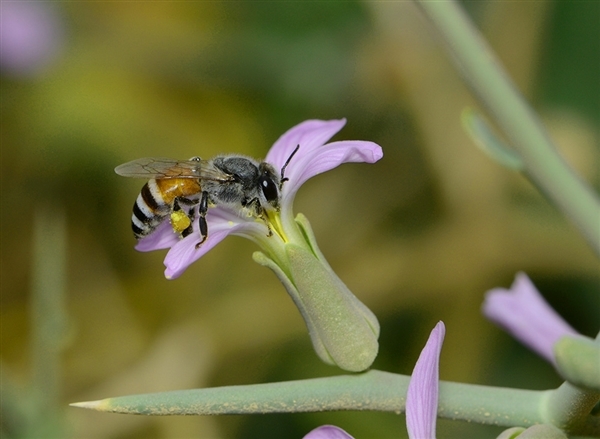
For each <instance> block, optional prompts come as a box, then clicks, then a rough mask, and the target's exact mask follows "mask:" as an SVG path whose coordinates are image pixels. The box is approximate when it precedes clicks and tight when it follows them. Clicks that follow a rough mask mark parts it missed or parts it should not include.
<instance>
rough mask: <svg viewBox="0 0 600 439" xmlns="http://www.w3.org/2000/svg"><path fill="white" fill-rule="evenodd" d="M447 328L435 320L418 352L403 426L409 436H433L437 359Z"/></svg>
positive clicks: (415, 437) (436, 396) (435, 409)
mask: <svg viewBox="0 0 600 439" xmlns="http://www.w3.org/2000/svg"><path fill="white" fill-rule="evenodd" d="M445 333H446V327H445V326H444V323H443V322H438V324H437V325H435V328H433V331H431V335H430V336H429V339H428V340H427V344H425V347H424V348H423V350H422V351H421V355H419V359H418V360H417V364H416V365H415V368H414V370H413V374H412V377H411V379H410V382H409V384H408V392H407V395H406V427H407V429H408V436H409V437H410V438H411V439H430V438H434V439H435V426H436V420H437V406H438V384H439V361H440V352H441V350H442V344H443V342H444V335H445Z"/></svg>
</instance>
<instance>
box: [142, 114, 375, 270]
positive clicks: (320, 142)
mask: <svg viewBox="0 0 600 439" xmlns="http://www.w3.org/2000/svg"><path fill="white" fill-rule="evenodd" d="M345 124H346V120H345V119H342V120H330V121H323V120H307V121H305V122H302V123H301V124H299V125H296V126H295V127H293V128H291V129H290V130H289V131H287V132H286V133H284V134H283V135H282V136H281V137H280V138H279V139H278V140H277V141H276V142H275V144H274V145H273V146H272V147H271V149H270V151H269V153H268V154H267V157H266V159H265V161H267V162H268V163H270V164H271V165H273V167H274V168H275V169H277V170H279V169H281V168H282V167H283V165H284V164H285V162H286V160H287V159H288V158H289V157H290V155H291V154H292V152H293V151H294V149H296V147H297V146H298V145H300V149H299V150H298V153H297V154H296V155H295V156H294V158H293V159H292V160H291V161H290V163H289V165H288V166H287V168H286V171H285V177H286V178H287V179H288V181H286V182H285V184H284V185H283V187H282V190H281V209H280V212H278V213H277V214H276V215H275V216H273V217H269V220H270V221H271V223H270V225H271V228H272V230H273V231H275V232H276V233H273V234H272V236H267V235H268V234H269V229H268V227H267V224H265V222H264V221H262V220H260V219H257V218H255V217H254V216H247V215H239V213H238V212H233V211H231V210H228V209H227V208H225V207H222V206H217V207H214V208H212V209H210V210H209V212H208V214H207V215H206V221H207V223H208V230H209V234H208V238H207V239H206V241H205V242H204V243H203V244H202V246H201V247H200V248H198V249H197V248H196V247H195V245H196V243H197V242H198V236H197V234H195V233H193V234H191V235H189V236H188V237H186V238H184V239H181V240H180V239H178V237H177V236H176V234H174V233H173V232H172V229H171V227H170V225H169V224H163V225H162V227H159V228H158V229H157V230H156V231H155V232H154V233H152V234H151V235H149V236H147V237H145V238H144V239H142V240H141V241H139V243H138V244H137V246H136V249H137V250H140V251H151V250H157V249H162V248H170V251H169V252H168V254H167V257H166V258H165V265H166V267H167V269H166V270H165V276H166V277H167V278H169V279H173V278H176V277H179V276H180V275H181V274H182V273H183V272H184V271H185V270H186V269H187V267H188V266H189V265H190V264H192V263H193V262H195V261H196V260H198V259H199V258H200V257H202V256H203V255H204V254H205V253H206V252H208V251H209V250H210V249H211V248H213V247H214V246H215V245H217V244H218V243H219V242H220V241H222V240H223V239H225V237H226V236H228V235H238V236H243V237H246V238H249V239H251V240H253V241H256V242H257V243H258V244H259V245H261V247H263V248H267V249H268V250H271V251H269V254H273V253H277V252H278V249H276V247H277V246H278V245H279V244H283V243H285V242H294V241H299V240H301V239H302V237H301V234H302V233H301V231H300V230H299V229H298V226H297V225H296V224H295V221H294V213H293V210H292V203H293V200H294V196H295V195H296V192H297V191H298V189H300V186H301V185H302V184H303V183H304V182H306V180H308V179H309V178H311V177H314V176H315V175H317V174H320V173H322V172H325V171H329V170H330V169H333V168H335V167H337V166H339V165H341V164H342V163H349V162H366V163H374V162H376V161H378V160H379V159H380V158H381V157H382V156H383V152H382V150H381V147H380V146H379V145H377V144H375V143H373V142H366V141H347V140H346V141H339V142H332V143H326V142H327V141H328V140H329V139H330V138H331V137H333V136H334V135H335V134H336V133H337V132H338V131H340V130H341V129H342V127H343V126H344V125H345ZM194 230H198V221H197V220H196V221H195V222H194Z"/></svg>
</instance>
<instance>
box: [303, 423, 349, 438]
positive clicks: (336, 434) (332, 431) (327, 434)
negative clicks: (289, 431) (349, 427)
mask: <svg viewBox="0 0 600 439" xmlns="http://www.w3.org/2000/svg"><path fill="white" fill-rule="evenodd" d="M303 439H354V438H353V437H352V436H350V435H349V434H348V433H346V432H345V431H344V430H342V429H341V428H339V427H336V426H335V425H322V426H320V427H317V428H315V429H314V430H312V431H310V432H309V433H308V434H307V435H306V436H304V438H303Z"/></svg>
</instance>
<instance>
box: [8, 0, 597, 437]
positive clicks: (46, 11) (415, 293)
mask: <svg viewBox="0 0 600 439" xmlns="http://www.w3.org/2000/svg"><path fill="white" fill-rule="evenodd" d="M465 6H466V7H467V10H468V13H469V14H470V15H471V17H472V18H473V19H474V20H475V21H476V23H477V25H478V27H479V28H480V29H481V30H482V31H483V33H484V34H485V36H486V37H487V38H488V40H489V41H490V44H491V45H492V47H493V48H494V50H495V51H496V52H497V54H498V56H499V58H500V59H501V60H502V61H503V63H504V64H505V66H506V69H507V70H508V72H509V73H510V75H511V76H512V78H513V79H514V81H515V82H516V83H517V85H518V87H519V88H520V90H521V91H522V92H523V93H524V94H525V96H526V97H527V99H528V100H529V101H530V102H531V103H532V105H533V107H534V108H535V109H536V110H537V111H538V112H539V114H540V116H541V117H542V119H543V120H544V122H545V124H546V126H547V128H548V130H549V131H550V133H551V135H552V137H553V139H554V140H555V141H556V143H557V144H558V145H559V147H560V148H561V151H562V153H563V155H564V156H565V158H566V160H567V161H568V162H569V163H570V164H571V165H572V166H573V167H574V168H576V169H577V170H578V172H579V173H580V174H581V176H582V177H583V178H584V179H585V180H587V181H588V182H589V183H590V184H591V185H592V186H594V187H595V188H596V190H597V189H598V188H599V185H600V179H599V174H598V163H599V153H600V149H599V129H598V127H599V122H600V108H599V107H600V83H599V82H598V77H597V72H598V71H599V69H600V50H599V49H600V48H599V45H600V40H599V39H598V38H597V36H598V27H597V25H598V17H599V16H600V3H598V2H569V1H553V2H549V1H537V2H491V1H490V2H488V1H482V2H469V3H466V4H465ZM1 20H2V23H1V24H2V36H1V37H2V40H1V43H2V54H1V59H0V68H1V86H0V93H1V100H0V116H1V138H0V141H1V153H2V155H1V158H2V173H1V179H2V180H1V182H2V209H1V219H2V223H1V225H2V227H1V239H2V246H1V257H2V259H1V262H2V296H1V320H2V331H1V334H0V336H1V339H0V340H1V348H2V357H1V361H2V405H3V406H2V426H1V428H2V435H3V437H6V438H50V437H60V438H69V437H71V438H90V439H101V438H115V439H133V438H232V439H233V438H282V437H285V438H301V437H302V436H303V435H304V434H306V433H307V432H308V431H309V430H311V429H312V428H315V427H316V426H318V425H321V424H325V423H327V424H337V425H339V426H341V427H343V428H344V429H346V430H347V431H348V432H349V433H351V434H352V435H354V436H355V437H356V438H382V439H383V438H386V439H387V438H398V437H406V429H405V419H404V416H403V415H400V416H399V415H396V414H391V413H367V412H360V413H343V412H342V413H317V414H286V415H264V416H223V417H157V418H149V417H137V416H125V415H115V414H106V413H94V412H90V411H86V410H81V409H75V408H70V407H68V405H67V404H68V403H70V402H76V401H85V400H95V399H101V398H105V397H109V396H118V395H125V394H131V393H147V392H156V391H164V390H176V389H187V388H196V387H211V386H222V385H235V384H252V383H263V382H272V381H282V380H296V379H303V378H313V377H321V376H328V375H337V374H340V373H342V371H340V370H338V369H336V368H334V367H330V366H326V365H324V364H322V363H321V362H320V361H319V360H318V358H317V356H316V354H315V353H314V352H313V351H312V347H311V344H310V340H309V337H308V334H307V332H306V329H305V327H304V323H303V320H302V319H301V317H300V315H299V313H298V311H297V310H296V308H295V307H294V305H293V304H292V301H291V300H290V299H289V297H288V296H287V294H286V292H285V290H284V288H283V287H282V286H281V285H280V284H279V283H278V281H277V279H276V277H275V276H274V275H273V274H272V273H271V272H270V271H269V270H267V269H265V268H264V267H260V266H258V265H257V264H255V263H254V262H253V261H252V259H251V254H252V252H253V251H255V250H256V249H257V248H256V247H255V245H254V244H253V243H252V242H250V241H247V240H243V239H240V238H237V237H231V238H228V239H226V240H225V241H224V242H223V243H221V244H220V245H219V246H217V247H216V248H215V249H213V250H212V251H211V252H210V253H209V254H207V255H206V256H205V257H204V258H202V259H201V260H200V261H198V262H197V263H195V264H194V265H193V266H192V267H190V269H188V270H187V272H186V273H185V274H184V275H183V276H182V277H181V278H179V279H176V280H172V281H168V280H166V279H165V278H164V276H163V269H164V267H163V263H162V260H163V258H164V256H165V252H160V251H159V252H153V253H138V252H136V251H135V250H134V248H133V246H134V238H133V236H132V234H131V230H130V217H131V208H132V205H133V202H134V200H135V198H136V196H137V194H138V192H139V190H140V189H141V186H142V185H143V183H144V182H143V181H141V180H133V179H124V178H121V177H119V176H117V175H116V174H115V173H114V172H113V169H114V167H115V166H117V165H118V164H120V163H123V162H126V161H129V160H132V159H136V158H140V157H146V156H169V157H174V158H183V159H185V158H188V157H191V156H193V155H200V156H202V157H204V158H209V157H211V156H213V155H215V154H218V153H223V152H237V153H244V154H248V155H251V156H254V157H257V158H261V157H264V156H265V155H266V152H267V151H268V149H269V147H270V146H271V145H272V143H273V142H274V141H275V140H276V139H277V138H278V137H279V136H280V135H281V134H282V133H283V132H284V131H286V130H287V129H289V128H291V127H292V126H293V125H295V124H297V123H299V122H301V121H303V120H306V119H311V118H318V119H334V118H335V119H338V118H342V117H345V118H347V120H348V123H347V125H346V127H345V128H344V129H343V130H342V132H341V133H340V134H338V135H337V136H336V138H335V139H338V140H339V139H348V140H349V139H357V140H372V141H375V142H377V143H379V144H380V145H381V146H382V147H383V150H384V157H383V159H382V160H381V161H380V162H378V163H376V164H374V165H366V164H352V165H350V164H348V165H344V166H341V167H340V168H338V169H335V170H333V171H331V172H329V173H327V174H324V175H321V176H318V177H315V178H314V179H312V180H311V181H309V182H308V183H307V184H306V185H305V186H303V188H302V189H301V191H300V192H299V194H298V196H297V198H296V203H295V211H296V212H302V213H304V214H305V215H307V216H308V218H309V219H310V221H311V223H312V226H313V228H314V230H315V233H316V236H317V239H318V241H319V243H320V246H321V250H322V251H323V253H324V254H325V255H326V257H327V258H328V260H329V262H330V264H331V265H332V266H333V267H334V269H335V270H336V271H337V273H338V275H339V276H340V277H341V278H342V279H343V280H344V281H345V282H346V283H347V285H348V286H349V287H350V289H351V290H352V291H353V292H354V293H355V294H356V295H357V296H358V297H359V298H360V299H361V300H362V301H363V302H364V303H365V304H366V305H367V306H369V307H370V308H371V309H372V310H373V311H374V312H375V314H376V315H377V316H378V318H379V320H380V323H381V327H382V333H381V338H380V354H379V356H378V358H377V360H376V361H375V364H374V366H373V367H374V368H377V369H381V370H386V371H390V372H396V373H403V374H410V373H411V371H412V368H413V365H414V362H415V361H416V359H417V357H418V354H419V352H420V349H421V348H422V347H423V345H424V343H425V341H426V339H427V336H428V334H429V331H430V330H431V329H432V328H433V326H434V325H435V323H436V322H437V321H438V320H443V321H444V322H445V324H446V328H447V335H446V341H445V344H444V350H443V352H442V359H441V369H440V374H441V378H442V379H445V380H452V381H462V382H468V383H478V384H488V385H495V386H512V387H518V388H528V389H546V388H551V387H554V386H557V385H559V384H560V382H561V380H560V379H559V378H558V376H557V375H556V373H555V372H554V371H553V369H552V367H551V366H550V365H549V364H547V363H546V362H544V361H543V360H542V359H540V358H538V357H537V356H535V355H534V354H533V353H532V352H530V351H528V350H527V349H526V348H524V347H522V346H521V345H520V344H518V343H517V342H515V341H514V340H512V339H511V338H510V337H509V336H508V335H506V334H505V333H503V332H502V331H501V330H499V329H498V328H496V327H495V326H493V325H492V324H491V323H490V322H488V321H486V320H485V318H484V317H483V316H482V314H481V312H480V307H481V303H482V300H483V295H484V293H485V291H486V290H488V289H490V288H493V287H496V286H504V287H508V286H509V285H510V284H511V283H512V281H513V278H514V275H515V273H516V272H517V271H521V270H522V271H525V272H527V273H528V274H529V275H530V277H531V278H532V280H533V281H534V283H535V284H536V285H537V286H538V288H539V289H540V291H541V292H542V293H543V294H544V296H545V297H546V298H547V299H548V301H549V302H550V303H551V304H552V305H553V306H554V307H555V308H556V309H557V310H558V311H559V313H560V314H561V315H563V316H564V317H565V318H566V319H567V320H568V321H569V322H570V323H571V324H572V325H573V326H574V327H575V328H576V329H577V330H579V331H580V332H582V333H583V334H586V335H588V336H595V334H596V331H597V330H598V321H599V317H600V311H599V309H600V299H599V297H600V295H599V293H600V291H599V281H600V279H599V270H598V269H599V265H598V262H597V260H596V259H595V257H594V255H593V253H592V251H591V250H590V249H589V248H588V247H587V245H586V244H585V242H584V241H583V239H582V238H581V237H580V236H579V234H578V233H577V232H576V231H575V229H574V227H573V226H572V225H571V224H570V223H568V221H567V220H565V219H564V218H563V216H561V214H560V213H558V212H557V211H556V210H555V209H554V207H553V206H551V205H549V204H548V203H547V201H546V200H545V199H544V198H543V197H542V196H541V195H540V194H539V193H538V191H537V190H536V189H535V188H534V187H533V186H532V185H531V184H530V183H529V182H528V181H527V180H526V179H525V178H523V177H522V176H521V175H519V174H517V173H514V172H512V171H510V170H507V169H504V168H502V167H501V166H500V165H498V164H496V163H494V162H493V161H491V160H490V159H489V158H488V157H487V156H485V155H484V154H483V153H482V152H481V151H480V150H478V149H477V148H476V147H475V146H474V144H473V143H472V142H471V141H470V140H469V138H468V137H467V136H466V135H465V133H464V131H463V129H462V127H461V124H460V113H461V111H462V110H463V109H464V108H465V107H468V106H476V104H475V103H474V100H473V98H472V96H471V95H470V93H469V91H468V90H467V89H466V88H465V86H464V85H463V83H462V82H461V79H460V77H459V76H458V74H457V72H456V71H455V70H454V69H453V68H452V66H451V65H450V64H449V61H448V58H447V56H446V54H445V53H444V52H443V50H442V46H441V44H440V43H439V41H438V40H437V39H436V37H435V35H434V34H433V32H432V29H431V27H430V26H429V23H428V22H426V21H425V20H424V18H423V17H422V15H421V14H420V11H418V10H417V9H416V8H415V7H414V5H412V4H411V3H408V2H398V3H393V2H373V3H358V2H89V3H80V2H60V3H56V2H44V3H41V2H40V3H36V2H4V1H3V2H2V4H1ZM500 431H501V429H498V428H492V427H480V426H473V425H465V424H461V423H456V422H449V421H440V422H439V423H438V437H440V438H450V437H460V436H462V437H466V436H469V437H496V435H497V434H499V432H500Z"/></svg>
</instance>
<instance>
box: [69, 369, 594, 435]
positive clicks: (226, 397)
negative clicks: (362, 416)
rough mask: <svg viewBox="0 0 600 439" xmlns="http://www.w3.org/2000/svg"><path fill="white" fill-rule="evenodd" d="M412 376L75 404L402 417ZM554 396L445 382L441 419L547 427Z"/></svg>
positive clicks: (372, 375) (158, 411)
mask: <svg viewBox="0 0 600 439" xmlns="http://www.w3.org/2000/svg"><path fill="white" fill-rule="evenodd" d="M409 380H410V377H409V376H405V375H397V374H392V373H389V372H382V371H378V370H370V371H368V372H364V373H361V374H354V375H341V376H336V377H328V378H315V379H308V380H300V381H288V382H280V383H267V384H252V385H246V386H227V387H215V388H208V389H193V390H181V391H174V392H163V393H150V394H145V395H131V396H122V397H117V398H109V399H103V400H100V401H91V402H82V403H76V404H72V405H73V406H76V407H82V408H88V409H93V410H98V411H104V412H114V413H125V414H141V415H163V416H164V415H225V414H259V413H260V414H264V413H300V412H322V411H336V410H359V411H387V412H393V413H402V412H403V411H404V408H405V402H406V391H407V389H408V382H409ZM554 392H557V391H554V390H547V391H534V390H519V389H507V388H498V387H487V386H478V385H472V384H462V383H451V382H445V381H441V382H440V392H439V405H438V416H439V417H441V418H446V419H453V420H462V421H467V422H476V423H479V424H488V425H497V426H503V427H512V426H521V427H529V426H531V425H534V424H541V423H548V419H547V417H546V416H545V415H544V413H543V411H542V410H540V407H542V406H543V405H544V403H545V402H546V401H548V399H549V398H551V397H552V394H553V393H554ZM572 432H574V433H578V434H587V435H590V436H596V437H600V422H599V419H598V418H595V417H593V416H587V417H585V419H584V420H583V422H582V423H580V424H578V425H576V426H573V428H572Z"/></svg>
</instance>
